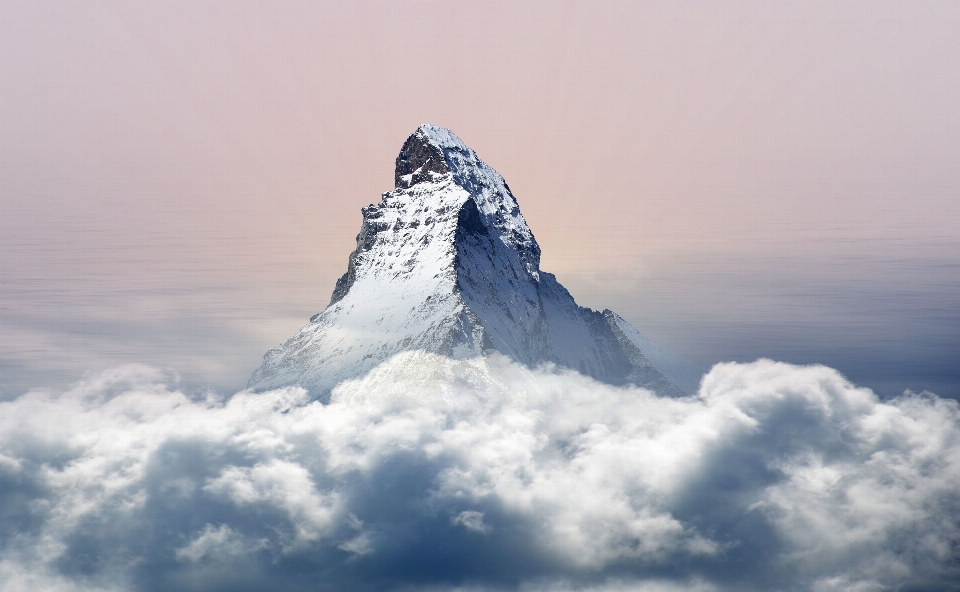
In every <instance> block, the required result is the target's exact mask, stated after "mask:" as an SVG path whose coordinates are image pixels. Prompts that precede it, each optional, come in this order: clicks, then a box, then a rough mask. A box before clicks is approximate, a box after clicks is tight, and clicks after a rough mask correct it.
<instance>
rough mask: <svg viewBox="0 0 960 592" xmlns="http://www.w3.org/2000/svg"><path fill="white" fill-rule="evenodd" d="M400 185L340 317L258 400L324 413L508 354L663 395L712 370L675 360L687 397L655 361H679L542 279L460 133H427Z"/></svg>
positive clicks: (402, 165) (522, 227) (376, 222)
mask: <svg viewBox="0 0 960 592" xmlns="http://www.w3.org/2000/svg"><path fill="white" fill-rule="evenodd" d="M395 180H396V185H397V186H396V188H395V189H394V190H393V191H390V192H388V193H384V194H383V198H382V200H381V202H380V203H379V204H376V205H370V206H367V207H365V208H363V210H362V212H363V223H362V225H361V228H360V233H359V234H358V235H357V247H356V250H354V252H353V253H351V254H350V257H349V260H348V265H347V272H346V273H345V274H344V275H343V277H341V278H340V279H339V280H338V281H337V284H336V288H335V289H334V291H333V295H332V297H331V299H330V304H329V305H328V306H327V308H326V309H325V310H324V311H323V312H321V313H319V314H317V315H315V316H314V317H313V318H311V319H310V322H309V324H307V325H306V326H305V327H304V328H303V329H302V330H301V331H300V332H299V333H298V334H297V335H295V336H293V337H292V338H290V339H289V340H287V341H285V342H284V343H283V344H281V345H279V346H278V347H276V348H274V349H272V350H270V351H269V352H267V354H266V355H265V356H264V361H263V364H262V365H261V366H260V368H259V369H258V370H257V371H256V372H254V374H253V376H252V377H251V379H250V383H249V386H250V387H251V388H254V389H257V390H265V389H269V388H274V387H279V386H283V385H287V384H300V385H302V386H304V387H306V388H307V389H309V390H310V391H311V393H312V394H313V395H314V396H315V397H318V398H321V399H323V398H325V397H326V396H327V395H328V394H329V391H330V389H331V388H332V387H333V386H335V385H336V384H337V383H339V382H340V381H342V380H344V379H347V378H351V377H355V376H360V375H362V374H364V373H366V372H367V371H368V370H370V369H371V368H373V367H374V366H376V365H377V364H379V363H380V362H382V361H384V360H386V359H387V358H389V357H390V356H392V355H394V354H396V353H399V352H401V351H406V350H413V349H422V350H426V351H430V352H434V353H439V354H443V355H446V356H451V357H457V358H462V357H470V356H479V355H484V354H485V353H487V352H491V351H497V352H500V353H502V354H504V355H506V356H509V357H511V358H513V359H514V360H516V361H518V362H520V363H523V364H526V365H528V366H536V365H539V364H543V363H548V362H550V363H554V364H557V365H559V366H566V367H569V368H572V369H575V370H577V371H579V372H581V373H583V374H586V375H589V376H592V377H594V378H596V379H598V380H601V381H604V382H608V383H611V384H625V383H628V382H632V383H635V384H638V385H640V386H645V387H648V388H652V389H654V390H657V391H658V392H661V393H662V394H664V395H681V394H684V393H685V392H690V387H689V385H690V384H694V389H695V381H699V376H700V375H702V373H703V369H702V368H700V367H698V366H696V365H694V364H692V363H690V362H687V361H685V360H683V359H682V358H680V357H679V356H677V355H676V354H672V352H669V353H670V354H672V356H674V358H670V357H669V356H667V357H668V358H669V359H670V361H671V363H672V364H674V365H676V364H680V366H682V367H683V368H684V369H683V371H682V372H680V374H682V375H683V377H684V378H683V380H681V382H685V384H684V385H683V386H680V385H678V384H677V382H676V380H677V379H676V376H674V378H673V380H671V378H670V377H668V376H667V375H665V374H664V373H663V372H661V371H660V370H658V368H657V364H656V363H654V362H653V361H651V360H650V359H648V357H647V356H646V355H645V353H644V349H645V348H646V349H650V347H651V346H650V345H649V344H653V346H656V348H659V349H661V350H664V351H669V350H665V348H662V347H660V346H658V345H656V344H654V343H653V342H650V341H649V340H646V339H645V338H643V337H642V336H640V334H639V332H637V331H636V329H633V327H629V325H628V324H626V321H624V320H623V319H621V318H620V317H617V316H616V315H614V314H613V313H608V314H605V313H600V312H596V311H593V310H590V309H588V308H584V307H581V306H578V305H577V304H576V302H575V301H574V299H573V297H572V296H571V295H570V294H569V292H567V291H566V289H564V288H563V286H561V285H560V284H559V283H558V282H557V281H556V279H555V278H554V276H552V275H551V274H549V273H545V272H543V271H541V270H540V247H539V246H538V245H537V242H536V239H535V238H534V237H533V233H532V232H531V231H530V228H529V227H528V226H527V223H526V221H525V220H524V218H523V216H522V215H521V214H520V208H519V207H518V205H517V201H516V199H515V198H514V196H513V194H512V193H511V191H510V188H509V187H508V186H507V184H506V182H504V180H503V178H502V177H501V176H500V175H499V174H498V173H497V172H496V171H494V170H493V169H492V168H490V167H489V166H488V165H487V164H485V163H484V162H483V161H481V160H480V159H479V158H477V155H476V153H474V151H473V150H471V149H470V148H468V147H467V146H466V145H465V144H464V143H463V142H462V141H461V140H460V139H459V138H458V137H457V136H455V135H454V134H453V133H452V132H450V131H449V130H446V129H442V128H438V127H434V126H430V125H422V126H420V127H419V128H418V129H417V131H416V132H414V134H413V135H411V136H410V137H409V138H408V139H407V141H406V142H405V143H404V145H403V148H402V149H401V151H400V154H399V156H398V157H397V161H396V171H395ZM624 327H629V329H628V330H625V329H624ZM637 336H639V338H638V337H637ZM654 353H656V352H654ZM654 357H656V356H654ZM660 357H661V358H662V357H663V356H660ZM678 360H679V362H678ZM674 374H676V375H680V374H677V373H676V372H674Z"/></svg>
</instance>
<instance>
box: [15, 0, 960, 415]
mask: <svg viewBox="0 0 960 592" xmlns="http://www.w3.org/2000/svg"><path fill="white" fill-rule="evenodd" d="M958 24H960V10H958V8H957V6H956V4H953V3H918V4H904V3H895V2H894V3H870V4H869V5H866V4H859V3H817V2H796V3H792V2H778V3H749V2H748V3H741V2H705V3H686V4H683V5H676V4H674V3H656V2H650V3H599V4H597V3H589V4H586V3H577V2H555V3H554V2H542V3H541V2H518V3H489V2H484V3H471V2H466V3H458V4H456V5H448V4H443V3H436V2H410V3H390V2H355V3H335V2H324V3H293V2H291V3H255V2H242V3H231V4H225V3H177V2H143V3H136V4H128V3H109V2H107V3H98V2H87V3H83V4H78V3H68V2H63V3H59V2H44V3H32V2H25V3H20V2H9V1H4V2H2V3H0V31H2V34H0V269H2V273H3V278H4V280H3V282H2V286H0V306H2V315H0V333H2V334H3V336H4V339H3V340H2V345H0V391H2V393H3V396H4V397H6V398H9V397H12V396H16V395H17V394H19V393H22V392H24V391H25V390H27V389H28V388H31V387H38V386H54V387H62V386H64V385H66V384H68V383H70V382H73V381H75V380H78V379H80V378H81V377H82V376H84V374H85V372H87V371H94V372H96V371H99V370H102V369H105V368H109V367H112V366H114V365H117V364H123V363H128V362H140V363H147V364H153V365H158V366H162V367H168V368H172V369H174V370H175V371H177V372H179V373H181V375H182V376H183V380H184V381H185V384H187V385H192V388H199V387H203V386H209V387H212V388H215V389H217V390H219V391H221V392H232V391H233V390H236V389H237V388H240V387H242V386H243V384H244V383H245V380H246V378H247V377H248V376H249V373H250V372H251V371H252V370H253V369H254V368H256V367H257V365H258V364H259V361H260V357H261V356H262V354H263V353H264V352H265V351H266V349H268V348H270V347H272V346H274V345H276V344H278V343H279V342H280V341H282V340H283V339H285V338H286V337H288V336H290V335H291V334H293V333H294V332H296V331H297V330H298V329H299V328H300V327H301V326H302V325H303V324H304V323H305V322H306V320H307V318H309V317H310V316H311V315H312V314H314V313H315V312H317V311H319V310H321V309H322V308H323V307H324V306H325V304H326V302H327V300H328V298H329V294H330V292H331V291H332V288H333V283H334V281H335V280H336V278H337V277H338V276H339V275H340V274H341V273H343V271H344V270H345V267H346V259H347V255H348V253H349V252H350V251H351V250H352V249H353V238H354V235H355V234H356V232H357V230H358V228H359V223H360V214H359V209H360V207H361V206H363V205H366V204H368V203H373V202H376V201H378V200H379V195H380V193H381V192H383V191H387V190H389V189H390V188H391V187H392V184H393V183H392V176H393V160H394V158H395V157H396V153H397V151H398V150H399V147H400V145H401V144H402V142H403V140H404V139H405V138H406V136H407V135H408V134H409V133H411V132H412V131H413V130H414V129H415V128H416V126H417V125H419V124H420V123H433V124H436V125H440V126H444V127H447V128H449V129H452V130H453V131H454V132H455V133H457V134H458V135H459V136H460V137H461V138H463V139H464V141H465V142H466V143H467V144H469V145H470V146H471V147H473V148H474V149H475V150H476V151H477V153H478V154H479V155H480V157H481V158H483V159H484V160H485V161H486V162H488V163H489V164H491V165H492V166H493V167H494V168H496V169H497V170H498V171H499V172H500V173H501V174H502V175H503V176H504V177H505V178H506V180H507V181H508V182H509V183H510V186H511V188H512V189H513V191H514V193H515V194H516V196H517V199H518V201H519V203H520V206H521V209H522V211H523V213H524V215H525V217H526V219H527V220H528V222H529V224H530V226H531V228H532V229H533V231H534V233H535V235H536V237H537V239H538V241H539V242H540V244H541V246H542V248H543V269H545V270H547V271H550V272H553V273H555V274H556V275H557V277H558V279H559V280H560V281H561V283H563V284H564V285H565V286H566V287H567V288H568V289H569V290H570V291H571V293H572V294H573V295H574V297H575V298H576V299H577V301H578V302H579V303H580V304H583V305H586V306H590V307H593V308H597V309H602V308H610V309H613V310H615V311H617V312H618V313H620V314H621V315H623V316H624V317H625V318H626V319H627V320H629V321H630V322H631V323H633V324H634V325H636V326H637V327H638V328H639V329H640V330H641V331H642V332H644V334H646V335H648V336H649V337H651V338H652V339H654V340H656V341H659V342H661V343H663V344H664V345H666V346H668V347H670V348H672V349H674V350H676V351H678V352H680V353H682V354H684V355H686V356H687V357H689V358H691V359H693V360H694V361H696V362H698V363H700V364H703V365H706V366H709V365H711V364H713V363H715V362H719V361H725V360H739V361H749V360H753V359H756V358H758V357H769V358H772V359H776V360H783V361H788V362H793V363H823V364H827V365H829V366H831V367H835V368H837V369H839V370H840V371H841V372H843V373H844V374H845V375H847V376H848V377H849V378H850V379H851V380H853V381H854V382H856V383H858V384H862V385H866V386H870V387H872V388H875V389H877V390H878V392H880V393H881V394H883V395H884V396H892V395H895V394H898V393H899V392H902V391H903V390H904V389H907V388H910V389H913V390H915V391H919V390H922V389H928V390H931V391H934V392H937V393H940V394H942V395H945V396H951V397H957V396H960V369H958V365H957V364H956V357H957V356H956V354H957V352H958V351H960V200H957V199H956V195H957V190H958V187H960V166H958V165H960V163H958V161H957V160H958V155H960V145H958V144H960V116H958V115H957V112H956V109H955V105H956V104H957V99H958V95H960V75H958V71H957V69H956V68H955V64H956V63H957V59H958V58H960V39H958V37H957V36H956V35H955V31H956V30H957V25H958Z"/></svg>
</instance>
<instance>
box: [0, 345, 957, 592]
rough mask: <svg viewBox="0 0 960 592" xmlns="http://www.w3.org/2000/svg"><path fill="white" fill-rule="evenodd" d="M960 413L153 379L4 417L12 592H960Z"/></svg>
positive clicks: (806, 374) (768, 389)
mask: <svg viewBox="0 0 960 592" xmlns="http://www.w3.org/2000/svg"><path fill="white" fill-rule="evenodd" d="M958 483H960V406H958V405H957V403H956V402H955V401H952V400H948V399H941V398H939V397H937V396H936V395H932V394H929V393H921V394H912V393H907V394H905V395H903V396H901V397H898V398H895V399H893V400H887V401H881V400H880V399H879V398H878V397H876V396H875V394H874V393H873V392H871V391H870V390H868V389H864V388H860V387H857V386H856V385H854V384H851V383H850V382H849V381H847V380H846V379H844V377H843V376H841V375H840V374H839V373H838V372H836V371H835V370H833V369H830V368H827V367H823V366H792V365H788V364H783V363H777V362H773V361H770V360H759V361H757V362H754V363H751V364H734V363H728V364H718V365H716V366H714V367H713V368H712V369H711V370H710V372H709V373H708V374H707V375H706V376H705V377H704V378H703V380H702V382H701V385H700V388H699V391H698V392H697V393H696V394H694V395H691V396H687V397H679V398H677V397H674V398H669V397H661V396H657V395H656V394H654V393H652V392H650V391H647V390H644V389H640V388H637V387H634V386H625V387H615V386H611V385H608V384H604V383H600V382H597V381H595V380H593V379H591V378H589V377H586V376H583V375H581V374H578V373H576V372H574V371H572V370H568V369H563V368H559V367H556V366H551V365H544V366H541V367H538V368H536V369H532V370H531V369H529V368H528V367H526V366H523V365H520V364H517V363H515V362H513V361H511V360H509V359H507V358H506V357H503V356H500V355H498V354H491V355H487V356H485V357H479V358H469V359H451V358H448V357H444V356H441V355H436V354H432V353H427V352H422V351H410V352H404V353H401V354H398V355H396V356H393V357H392V358H390V359H389V360H387V361H386V362H384V363H382V364H380V365H378V366H377V367H376V368H374V369H373V370H371V371H370V372H369V373H367V374H366V375H364V376H362V377H359V378H357V379H351V380H346V381H343V382H341V383H340V384H338V385H337V386H336V387H335V388H334V389H333V391H332V394H331V397H330V401H329V402H328V403H321V402H319V401H314V400H311V399H310V398H309V396H308V394H307V392H306V391H305V390H303V389H301V388H298V387H287V388H281V389H277V390H273V391H269V392H266V393H261V394H254V393H252V392H250V391H241V392H239V393H236V394H234V395H232V396H222V395H219V394H217V393H212V392H211V393H207V394H205V395H202V396H196V395H189V394H187V393H185V392H183V391H181V390H179V389H178V388H177V384H176V379H175V377H173V376H171V375H169V374H166V373H164V372H163V371H161V370H158V369H155V368H151V367H145V366H125V367H119V368H115V369H113V370H110V371H108V372H104V373H102V374H100V375H96V376H92V377H89V378H88V379H86V380H84V381H81V382H78V383H76V384H74V385H73V386H72V387H70V388H69V389H67V390H65V391H62V392H55V391H45V390H34V391H30V392H28V393H26V394H24V395H22V396H20V397H18V398H16V399H14V400H12V401H7V402H2V403H0V589H2V590H5V591H6V590H10V591H13V590H125V591H161V590H205V591H209V590H258V591H262V590H285V591H291V590H293V591H295V590H431V591H434V590H491V591H492V590H556V591H560V590H956V589H957V584H956V582H958V581H960V553H958V549H960V487H958V486H957V485H958Z"/></svg>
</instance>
